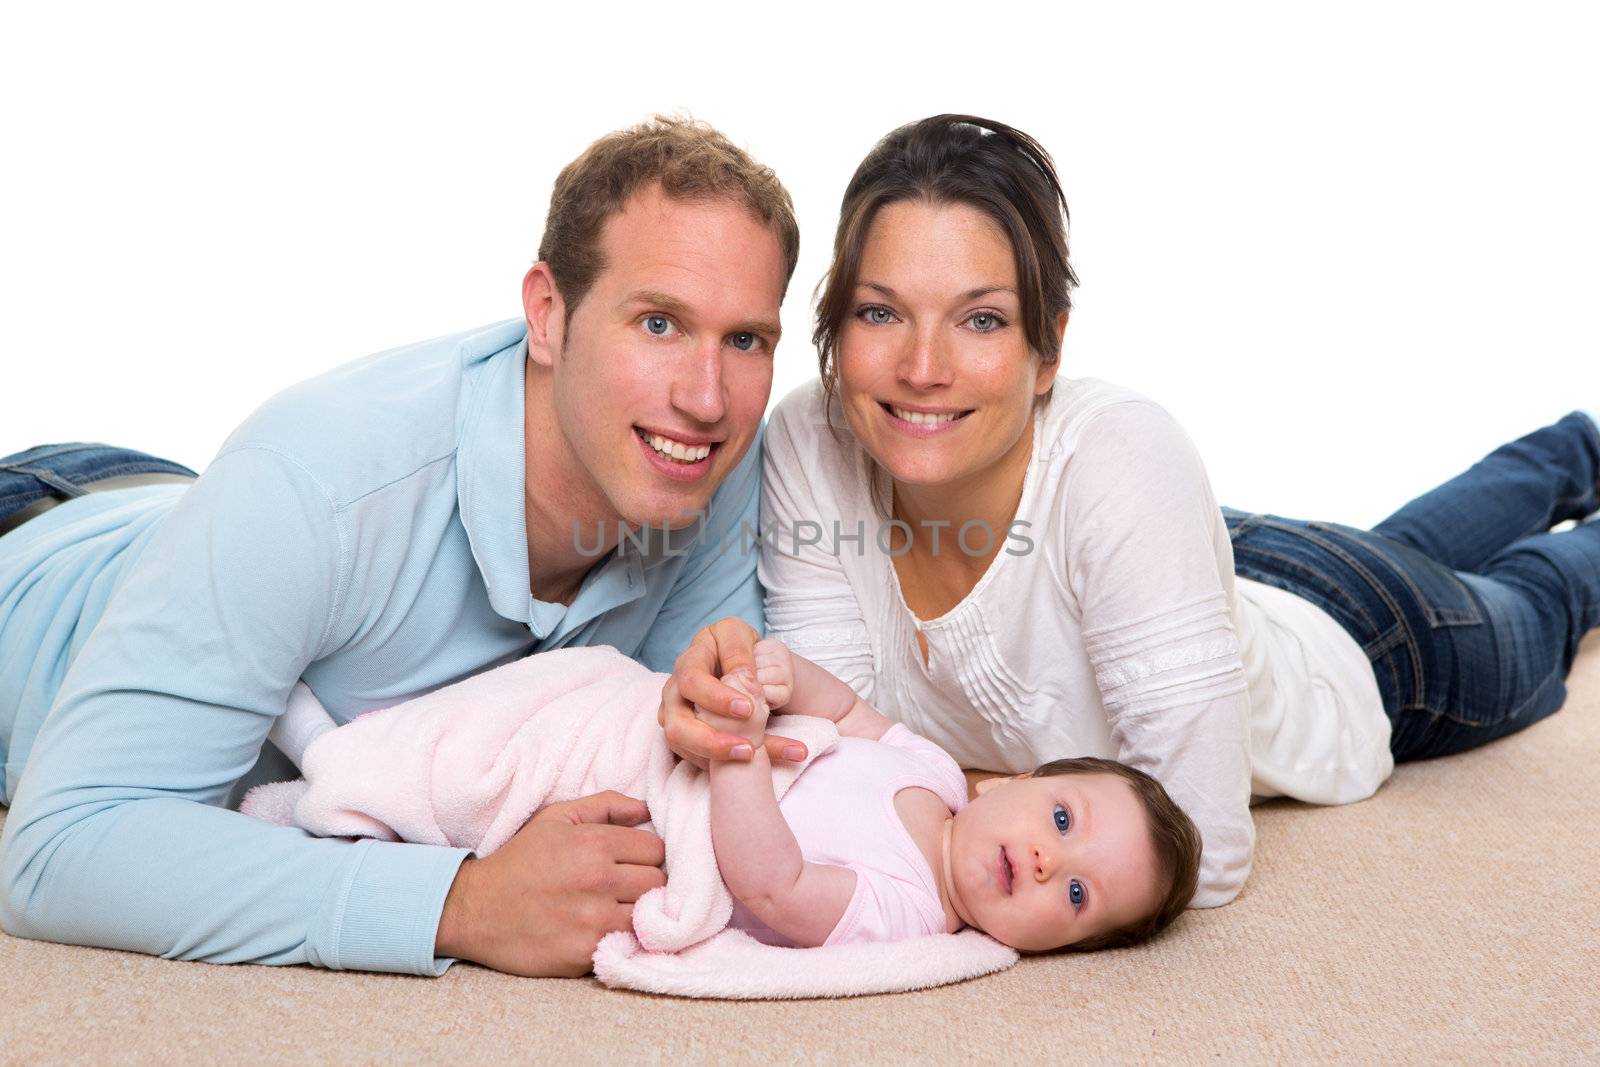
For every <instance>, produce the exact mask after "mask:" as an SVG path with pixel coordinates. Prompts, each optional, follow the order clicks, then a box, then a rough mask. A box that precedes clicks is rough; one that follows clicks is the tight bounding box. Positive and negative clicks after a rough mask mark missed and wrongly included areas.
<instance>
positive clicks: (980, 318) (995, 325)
mask: <svg viewBox="0 0 1600 1067" xmlns="http://www.w3.org/2000/svg"><path fill="white" fill-rule="evenodd" d="M967 321H968V322H970V323H972V328H973V329H974V330H977V331H978V332H979V333H993V332H994V331H995V330H998V329H999V328H1000V320H999V319H998V318H996V317H995V316H993V315H986V314H984V313H983V312H979V313H978V314H976V315H974V316H972V318H970V319H968V320H967Z"/></svg>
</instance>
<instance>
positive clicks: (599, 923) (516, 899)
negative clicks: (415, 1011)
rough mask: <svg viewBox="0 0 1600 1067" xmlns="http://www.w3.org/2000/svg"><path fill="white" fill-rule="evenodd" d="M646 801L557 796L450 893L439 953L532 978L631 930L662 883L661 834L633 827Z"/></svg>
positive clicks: (582, 964) (576, 965)
mask: <svg viewBox="0 0 1600 1067" xmlns="http://www.w3.org/2000/svg"><path fill="white" fill-rule="evenodd" d="M649 817H650V813H649V811H648V810H647V809H646V808H645V806H644V803H643V802H642V801H638V800H634V799H633V798H631V797H625V796H623V795H622V794H621V793H616V792H605V793H596V794H594V795H593V796H587V797H583V798H581V799H578V800H573V801H569V802H567V803H565V804H552V805H551V806H550V807H548V808H545V809H543V810H542V811H540V812H538V813H537V814H535V815H534V816H533V818H531V819H529V820H528V821H527V823H526V824H524V825H523V827H522V829H521V830H518V831H517V833H516V834H515V835H514V836H513V837H512V838H511V840H509V841H507V842H506V843H505V844H504V845H503V846H501V847H500V848H499V849H497V850H496V851H495V852H493V853H491V854H490V855H488V856H485V857H483V858H482V859H477V858H473V857H468V859H467V860H466V861H465V862H463V863H462V864H461V867H460V869H459V870H458V871H457V872H456V880H455V883H454V884H453V885H451V887H450V895H449V896H448V897H446V898H445V902H444V912H443V914H442V915H441V916H440V918H439V932H438V935H437V937H436V939H435V941H434V955H436V956H454V957H457V958H459V959H467V960H472V961H473V962H475V963H481V964H483V965H484V966H485V967H493V968H494V969H495V970H497V971H504V972H506V973H507V974H520V975H524V976H527V977H531V978H575V977H577V976H579V975H583V974H588V973H589V971H590V969H591V967H592V966H593V964H592V962H591V960H592V957H593V956H594V950H595V946H596V945H598V944H599V943H600V939H601V938H602V937H604V936H605V935H606V934H609V933H611V932H612V931H614V930H627V929H629V928H630V925H631V923H632V921H633V903H634V901H636V900H638V899H639V898H640V897H642V896H644V894H645V893H647V892H649V891H650V890H652V889H655V888H657V887H658V886H662V885H665V884H666V877H665V876H664V875H663V874H662V873H661V864H662V863H663V862H664V861H665V859H666V850H665V846H664V845H663V844H662V842H661V838H659V837H657V836H656V835H655V834H652V833H650V832H648V831H646V830H635V829H632V827H634V826H637V825H638V824H639V823H642V822H644V821H646V820H647V819H649Z"/></svg>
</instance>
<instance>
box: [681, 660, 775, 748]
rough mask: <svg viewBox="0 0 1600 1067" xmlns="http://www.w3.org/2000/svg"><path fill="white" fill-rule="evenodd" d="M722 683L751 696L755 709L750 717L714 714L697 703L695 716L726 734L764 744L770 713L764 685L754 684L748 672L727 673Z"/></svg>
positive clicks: (755, 744)
mask: <svg viewBox="0 0 1600 1067" xmlns="http://www.w3.org/2000/svg"><path fill="white" fill-rule="evenodd" d="M722 683H723V684H724V685H727V686H731V687H732V688H734V689H737V690H738V691H739V692H741V693H743V694H744V695H745V696H747V697H749V698H750V703H751V705H752V706H753V707H754V709H755V710H753V711H752V712H751V713H750V716H749V717H748V718H744V719H735V718H732V717H730V716H724V715H717V714H714V713H713V712H710V711H707V710H706V709H705V708H702V707H701V706H700V705H698V704H696V705H695V708H694V715H695V718H697V719H699V720H700V721H701V722H703V723H705V724H706V725H708V726H710V727H712V728H713V729H717V730H721V731H722V732H723V733H725V734H733V735H734V736H735V737H742V738H744V739H745V740H746V741H749V742H750V744H751V745H752V746H758V745H760V744H762V738H763V737H764V736H765V734H766V732H767V714H768V712H767V702H766V701H765V700H763V699H762V696H761V689H762V687H761V686H760V685H758V684H754V682H753V680H752V679H751V678H750V677H749V675H748V674H746V673H739V674H729V675H725V676H724V677H723V679H722Z"/></svg>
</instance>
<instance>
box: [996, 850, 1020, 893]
mask: <svg viewBox="0 0 1600 1067" xmlns="http://www.w3.org/2000/svg"><path fill="white" fill-rule="evenodd" d="M1015 881H1016V872H1015V871H1013V870H1012V869H1011V857H1010V856H1007V855H1006V847H1005V846H1004V845H1001V846H1000V888H1001V889H1003V890H1005V893H1006V896H1008V897H1009V896H1010V895H1011V887H1012V885H1013V883H1014V882H1015Z"/></svg>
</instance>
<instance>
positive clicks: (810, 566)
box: [757, 384, 878, 701]
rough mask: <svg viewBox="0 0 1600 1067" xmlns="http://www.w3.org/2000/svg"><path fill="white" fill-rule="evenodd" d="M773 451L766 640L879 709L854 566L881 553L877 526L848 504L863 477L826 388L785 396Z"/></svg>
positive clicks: (768, 471)
mask: <svg viewBox="0 0 1600 1067" xmlns="http://www.w3.org/2000/svg"><path fill="white" fill-rule="evenodd" d="M764 446H765V452H764V453H763V456H762V474H761V479H762V484H761V531H762V536H761V558H760V561H759V562H758V564H757V574H758V575H759V576H760V579H761V585H762V587H763V588H764V589H765V590H766V613H767V634H766V635H767V636H768V637H776V638H778V639H780V640H782V641H783V642H784V643H785V644H786V645H788V646H789V647H790V648H791V649H793V650H794V651H795V652H797V653H799V654H800V655H802V656H805V657H807V658H808V659H810V660H811V661H812V662H813V663H816V664H817V665H819V666H821V667H822V668H823V669H825V670H827V671H828V672H829V673H830V674H832V675H834V676H835V677H837V678H839V679H841V680H842V681H843V682H844V683H845V684H846V685H848V686H849V687H850V688H851V689H853V690H855V691H856V692H857V693H858V694H860V695H861V696H862V697H863V698H864V699H866V700H868V701H870V700H872V699H873V695H874V691H875V683H876V678H875V675H874V664H873V659H872V637H871V634H870V633H869V632H868V629H867V625H866V621H865V619H866V612H865V611H864V609H863V605H862V602H861V600H860V598H859V597H858V596H857V592H856V589H855V587H854V586H852V585H851V583H850V578H849V576H848V574H847V572H846V560H847V559H850V560H854V559H858V558H859V557H860V556H861V555H862V554H864V553H868V552H876V551H878V546H877V545H876V544H875V543H874V538H875V536H876V520H873V521H871V522H866V523H865V525H864V526H863V527H860V528H858V527H857V526H856V525H855V524H856V523H857V522H858V521H861V522H864V521H865V520H860V519H857V518H854V517H852V513H851V509H850V508H849V507H848V506H846V502H847V501H848V500H849V499H851V493H852V492H853V491H854V482H853V479H854V478H855V477H856V476H857V472H856V471H855V470H854V469H853V468H852V467H851V466H850V464H849V462H848V461H847V457H846V456H845V455H843V454H842V453H841V451H840V448H839V445H838V442H837V441H836V440H835V438H834V437H833V435H832V433H831V431H830V430H829V429H828V427H827V423H826V419H825V418H824V416H823V411H822V403H821V388H820V386H818V385H816V384H813V385H810V386H806V387H802V388H801V389H799V390H796V391H795V392H794V393H791V394H790V395H789V396H788V397H786V398H784V400H783V401H782V403H780V404H779V405H778V407H777V409H776V410H775V411H774V412H773V413H772V418H771V419H770V420H769V422H768V423H767V434H766V437H765V439H764ZM824 527H826V528H824Z"/></svg>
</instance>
